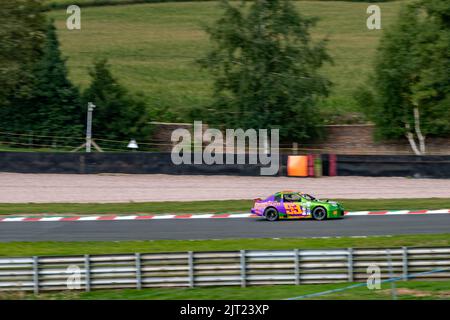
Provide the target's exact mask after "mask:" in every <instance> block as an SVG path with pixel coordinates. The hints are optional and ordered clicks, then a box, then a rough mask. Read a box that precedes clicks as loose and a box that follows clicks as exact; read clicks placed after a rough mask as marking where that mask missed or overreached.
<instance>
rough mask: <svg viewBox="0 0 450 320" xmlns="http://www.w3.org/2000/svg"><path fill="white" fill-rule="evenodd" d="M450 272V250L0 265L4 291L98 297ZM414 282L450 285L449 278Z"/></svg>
mask: <svg viewBox="0 0 450 320" xmlns="http://www.w3.org/2000/svg"><path fill="white" fill-rule="evenodd" d="M369 266H372V267H373V266H378V267H379V269H380V275H381V280H383V279H388V278H389V277H392V276H395V277H401V278H403V279H405V280H406V279H407V278H408V276H409V275H410V274H417V273H421V272H422V273H423V272H426V271H430V270H433V269H436V268H448V267H450V247H427V248H421V247H402V248H389V249H386V248H348V249H330V250H329V249H327V250H309V249H308V250H303V249H295V250H241V251H224V252H177V253H142V254H140V253H135V254H115V255H80V256H40V257H8V258H0V290H2V291H34V292H35V293H38V292H40V291H49V290H68V289H79V290H86V291H90V290H94V289H95V290H97V289H112V288H114V289H120V288H136V289H141V288H151V287H191V288H193V287H205V286H242V287H245V286H254V285H276V284H296V285H301V284H316V283H339V282H365V281H367V278H368V277H369V276H371V275H372V274H371V273H368V271H367V268H368V267H369ZM414 279H415V280H448V279H450V271H448V272H440V273H430V274H423V275H422V276H417V277H415V278H414Z"/></svg>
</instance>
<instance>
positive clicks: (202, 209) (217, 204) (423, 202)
mask: <svg viewBox="0 0 450 320" xmlns="http://www.w3.org/2000/svg"><path fill="white" fill-rule="evenodd" d="M337 201H339V202H341V203H342V204H343V205H344V208H345V209H346V210H348V211H360V210H397V209H398V210H420V209H447V208H450V199H449V198H428V199H337ZM252 205H253V201H252V200H223V201H187V202H181V201H180V202H176V201H171V202H143V203H137V202H130V203H17V204H16V203H0V215H2V214H3V215H5V214H28V213H31V214H38V213H50V214H54V213H55V214H129V213H133V214H134V213H223V212H249V210H250V208H251V207H252Z"/></svg>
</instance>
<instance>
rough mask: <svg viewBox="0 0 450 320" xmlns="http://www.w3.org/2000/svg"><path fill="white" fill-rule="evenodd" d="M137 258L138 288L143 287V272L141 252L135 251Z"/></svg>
mask: <svg viewBox="0 0 450 320" xmlns="http://www.w3.org/2000/svg"><path fill="white" fill-rule="evenodd" d="M135 260H136V289H138V290H140V289H142V274H141V254H140V253H135Z"/></svg>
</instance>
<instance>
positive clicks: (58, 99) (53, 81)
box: [24, 23, 83, 137]
mask: <svg viewBox="0 0 450 320" xmlns="http://www.w3.org/2000/svg"><path fill="white" fill-rule="evenodd" d="M33 74H34V77H35V83H34V87H33V97H32V99H30V100H29V101H26V102H24V103H29V104H30V105H31V106H32V107H33V108H34V110H33V113H32V114H30V115H28V117H29V121H31V122H32V123H33V125H32V128H33V129H34V130H35V131H36V132H39V133H42V134H51V135H54V136H69V137H80V136H82V135H83V131H82V129H83V127H82V124H81V121H80V120H81V114H82V107H81V97H80V94H79V92H78V89H77V88H76V87H75V86H73V84H72V83H71V82H70V81H69V79H68V71H67V67H66V60H65V59H64V58H62V57H61V52H60V49H59V41H58V38H57V35H56V29H55V27H54V25H53V23H50V24H49V25H48V29H47V34H46V41H45V44H44V49H43V55H42V58H41V59H40V60H39V61H38V63H37V64H36V66H35V68H34V71H33Z"/></svg>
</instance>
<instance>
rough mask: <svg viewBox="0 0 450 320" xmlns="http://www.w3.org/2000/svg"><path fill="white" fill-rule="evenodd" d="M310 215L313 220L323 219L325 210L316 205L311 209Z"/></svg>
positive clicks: (325, 213)
mask: <svg viewBox="0 0 450 320" xmlns="http://www.w3.org/2000/svg"><path fill="white" fill-rule="evenodd" d="M312 217H313V219H314V220H319V221H321V220H325V219H326V218H327V210H325V208H323V207H317V208H315V209H314V210H313V212H312Z"/></svg>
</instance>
